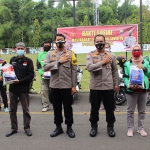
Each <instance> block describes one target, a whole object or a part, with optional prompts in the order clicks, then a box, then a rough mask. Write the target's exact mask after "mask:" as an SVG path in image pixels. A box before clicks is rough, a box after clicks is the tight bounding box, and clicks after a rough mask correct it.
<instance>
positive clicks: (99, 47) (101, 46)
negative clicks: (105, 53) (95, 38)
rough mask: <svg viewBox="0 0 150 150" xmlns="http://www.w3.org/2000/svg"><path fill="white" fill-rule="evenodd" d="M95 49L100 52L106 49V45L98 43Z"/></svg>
mask: <svg viewBox="0 0 150 150" xmlns="http://www.w3.org/2000/svg"><path fill="white" fill-rule="evenodd" d="M95 47H96V48H97V49H98V50H102V49H104V47H105V44H104V43H97V44H95Z"/></svg>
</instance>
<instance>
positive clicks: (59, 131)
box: [50, 126, 64, 137]
mask: <svg viewBox="0 0 150 150" xmlns="http://www.w3.org/2000/svg"><path fill="white" fill-rule="evenodd" d="M63 132H64V131H63V129H62V127H61V126H57V127H56V129H55V130H54V131H53V132H52V133H51V134H50V136H51V137H55V136H57V135H59V134H62V133H63Z"/></svg>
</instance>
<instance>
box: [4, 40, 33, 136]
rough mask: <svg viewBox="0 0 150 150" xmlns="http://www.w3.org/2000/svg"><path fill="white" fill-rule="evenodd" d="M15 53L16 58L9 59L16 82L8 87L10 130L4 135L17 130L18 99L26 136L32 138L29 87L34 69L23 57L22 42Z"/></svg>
mask: <svg viewBox="0 0 150 150" xmlns="http://www.w3.org/2000/svg"><path fill="white" fill-rule="evenodd" d="M16 52H17V56H14V57H12V58H11V59H10V64H11V65H13V68H14V71H15V74H16V76H17V79H18V80H15V81H13V82H14V83H13V84H10V86H9V98H10V120H11V130H10V131H9V132H8V133H7V134H6V137H9V136H11V135H13V134H15V133H17V130H18V123H17V105H18V98H19V100H20V101H21V105H22V109H23V120H24V130H25V133H26V135H27V136H32V132H31V130H30V121H31V116H30V113H29V85H30V82H31V81H32V79H33V78H34V67H33V62H32V60H31V59H30V58H28V57H25V55H24V54H25V44H24V43H23V42H19V43H17V44H16Z"/></svg>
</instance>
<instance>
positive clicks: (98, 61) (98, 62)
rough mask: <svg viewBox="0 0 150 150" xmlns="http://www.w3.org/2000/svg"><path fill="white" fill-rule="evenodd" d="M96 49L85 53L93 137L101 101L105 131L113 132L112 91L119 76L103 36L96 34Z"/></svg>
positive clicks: (109, 133)
mask: <svg viewBox="0 0 150 150" xmlns="http://www.w3.org/2000/svg"><path fill="white" fill-rule="evenodd" d="M94 43H95V47H96V50H94V51H92V52H90V53H88V54H87V57H86V67H87V70H88V71H89V72H90V74H91V79H90V103H91V113H90V119H89V121H90V122H91V128H92V129H91V131H90V136H91V137H95V136H96V135H97V130H98V121H99V108H100V104H101V101H102V100H103V104H104V107H105V110H106V122H107V132H108V135H109V136H110V137H114V136H115V132H114V122H115V116H114V91H116V92H117V91H118V88H119V86H118V85H119V81H118V79H119V76H118V69H117V65H116V59H115V56H114V55H113V54H112V53H110V52H106V51H105V36H104V35H96V36H95V38H94Z"/></svg>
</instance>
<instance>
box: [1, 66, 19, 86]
mask: <svg viewBox="0 0 150 150" xmlns="http://www.w3.org/2000/svg"><path fill="white" fill-rule="evenodd" d="M2 72H3V84H4V85H7V84H12V83H14V82H13V81H14V80H18V79H17V77H16V74H15V71H14V68H13V66H12V65H11V64H5V65H4V66H3V67H2Z"/></svg>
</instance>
